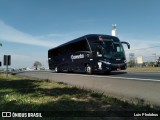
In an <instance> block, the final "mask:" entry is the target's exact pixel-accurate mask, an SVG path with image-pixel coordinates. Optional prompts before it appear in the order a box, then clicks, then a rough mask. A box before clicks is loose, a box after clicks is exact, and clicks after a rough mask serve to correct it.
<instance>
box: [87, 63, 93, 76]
mask: <svg viewBox="0 0 160 120" xmlns="http://www.w3.org/2000/svg"><path fill="white" fill-rule="evenodd" d="M86 73H87V74H89V75H91V74H92V67H91V66H90V65H87V66H86Z"/></svg>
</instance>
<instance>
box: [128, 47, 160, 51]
mask: <svg viewBox="0 0 160 120" xmlns="http://www.w3.org/2000/svg"><path fill="white" fill-rule="evenodd" d="M156 47H160V46H152V47H146V48H139V49H134V50H128V51H135V50H144V49H151V48H156Z"/></svg>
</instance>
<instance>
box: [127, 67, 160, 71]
mask: <svg viewBox="0 0 160 120" xmlns="http://www.w3.org/2000/svg"><path fill="white" fill-rule="evenodd" d="M124 71H127V72H160V67H148V68H145V67H144V68H127V69H126V70H124Z"/></svg>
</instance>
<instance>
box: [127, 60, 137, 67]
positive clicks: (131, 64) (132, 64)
mask: <svg viewBox="0 0 160 120" xmlns="http://www.w3.org/2000/svg"><path fill="white" fill-rule="evenodd" d="M135 65H136V64H135V62H134V61H133V60H130V61H129V62H128V67H134V66H135Z"/></svg>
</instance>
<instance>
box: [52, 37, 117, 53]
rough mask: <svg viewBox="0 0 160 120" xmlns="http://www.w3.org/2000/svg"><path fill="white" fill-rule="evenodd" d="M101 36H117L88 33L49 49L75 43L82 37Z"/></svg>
mask: <svg viewBox="0 0 160 120" xmlns="http://www.w3.org/2000/svg"><path fill="white" fill-rule="evenodd" d="M100 36H101V37H113V38H117V37H115V36H111V35H104V34H88V35H84V36H82V37H79V38H76V39H73V40H71V41H69V42H66V43H64V44H62V45H59V46H57V47H54V48H51V49H49V51H50V50H53V49H56V48H59V47H62V46H65V45H68V44H71V43H74V42H78V41H81V40H82V39H84V38H87V37H100Z"/></svg>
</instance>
